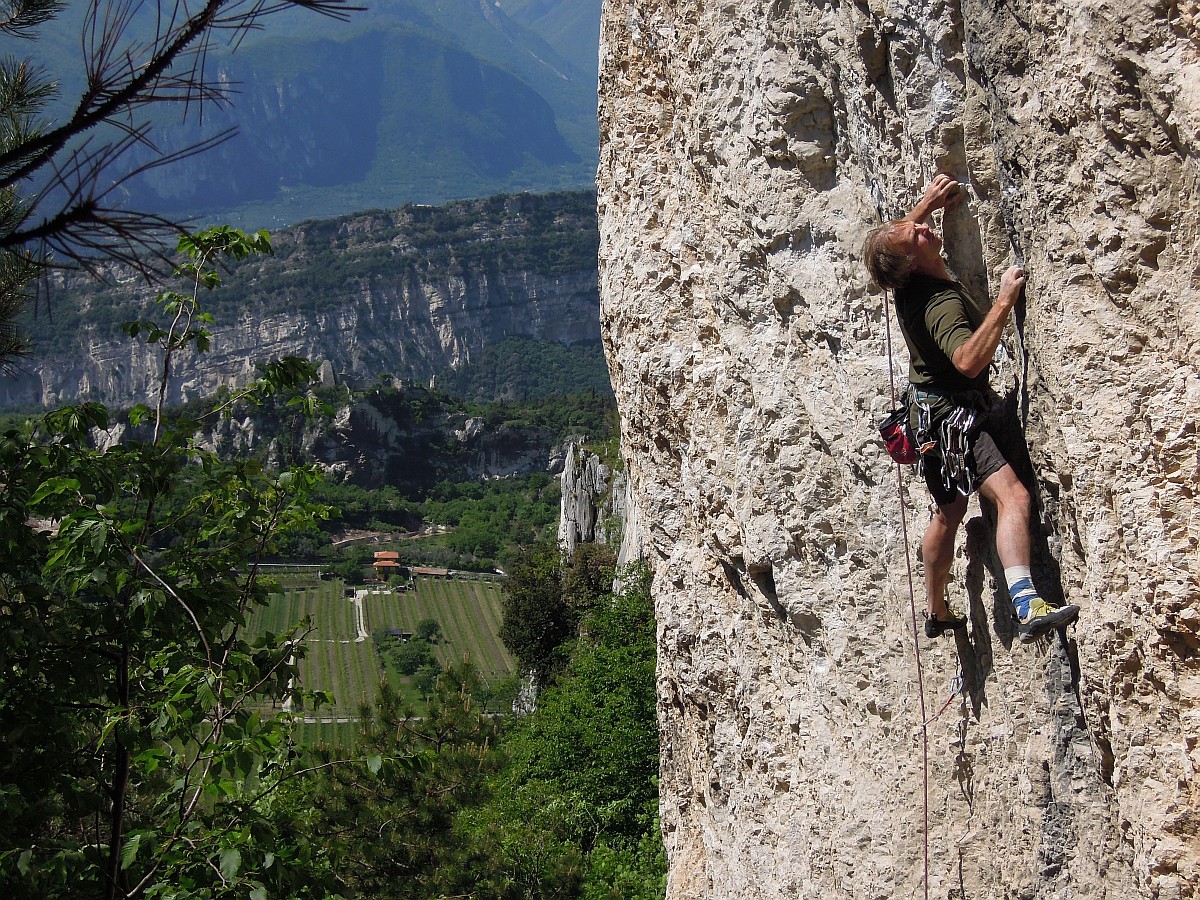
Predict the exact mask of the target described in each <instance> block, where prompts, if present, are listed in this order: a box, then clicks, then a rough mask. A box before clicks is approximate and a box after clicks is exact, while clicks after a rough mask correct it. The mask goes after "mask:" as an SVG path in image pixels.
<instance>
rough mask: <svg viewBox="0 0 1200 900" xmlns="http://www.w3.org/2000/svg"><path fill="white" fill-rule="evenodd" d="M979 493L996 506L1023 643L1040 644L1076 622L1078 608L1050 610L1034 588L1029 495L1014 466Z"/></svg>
mask: <svg viewBox="0 0 1200 900" xmlns="http://www.w3.org/2000/svg"><path fill="white" fill-rule="evenodd" d="M979 491H980V493H981V494H983V496H985V497H987V498H988V499H989V500H991V501H992V502H993V503H994V504H996V555H997V556H999V557H1000V563H1001V565H1003V566H1004V578H1005V580H1006V581H1007V582H1008V593H1009V596H1010V597H1011V598H1012V601H1013V610H1014V612H1015V613H1016V616H1017V620H1018V622H1019V624H1018V626H1017V635H1018V637H1019V638H1020V640H1021V642H1022V643H1029V642H1031V641H1034V640H1037V638H1038V637H1039V636H1040V635H1042V634H1045V633H1046V632H1047V631H1050V630H1052V629H1055V628H1063V627H1065V626H1067V625H1069V624H1071V623H1072V622H1074V621H1075V619H1076V618H1077V617H1078V616H1079V607H1078V606H1060V607H1058V608H1054V607H1051V606H1049V605H1047V604H1046V601H1044V600H1043V599H1042V598H1041V596H1040V595H1039V594H1038V591H1037V589H1036V588H1035V587H1034V585H1033V576H1032V574H1031V573H1030V570H1029V508H1030V499H1029V491H1027V490H1026V489H1025V485H1023V484H1021V480H1020V479H1019V478H1017V475H1016V473H1015V472H1014V471H1013V469H1012V466H1005V467H1004V468H1003V469H1001V470H1000V471H998V472H995V473H993V474H992V475H989V476H988V477H987V479H986V480H985V481H984V482H983V484H981V485H980V486H979Z"/></svg>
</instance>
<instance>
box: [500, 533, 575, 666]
mask: <svg viewBox="0 0 1200 900" xmlns="http://www.w3.org/2000/svg"><path fill="white" fill-rule="evenodd" d="M503 617H504V618H503V622H502V623H501V625H500V639H501V640H502V641H504V646H506V647H507V648H508V649H509V652H510V653H512V654H513V656H515V657H516V658H517V659H518V660H520V662H521V665H522V667H523V668H525V669H532V670H534V671H535V672H537V674H538V676H539V677H541V678H547V677H550V676H552V675H553V674H554V673H555V672H557V671H558V670H559V669H561V668H562V665H563V663H564V661H565V655H564V653H563V652H562V651H561V649H560V648H562V645H563V644H564V643H565V642H566V641H568V640H570V639H571V638H572V637H573V636H574V635H575V626H576V623H577V621H578V617H577V616H576V614H575V612H574V610H572V609H571V607H570V606H568V605H567V603H566V602H565V601H564V600H563V595H562V564H561V561H560V558H559V554H558V548H557V547H553V546H550V545H544V546H542V547H539V548H536V549H535V550H533V551H532V552H530V553H529V554H528V555H527V556H526V557H525V558H524V559H523V560H522V561H521V562H520V563H518V564H517V565H515V566H513V567H512V571H511V572H509V577H508V578H507V579H506V580H505V582H504V601H503Z"/></svg>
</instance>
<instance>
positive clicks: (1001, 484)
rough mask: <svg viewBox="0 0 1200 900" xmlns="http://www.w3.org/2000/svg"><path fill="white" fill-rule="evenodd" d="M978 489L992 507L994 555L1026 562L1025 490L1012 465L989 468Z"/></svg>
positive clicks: (1007, 564)
mask: <svg viewBox="0 0 1200 900" xmlns="http://www.w3.org/2000/svg"><path fill="white" fill-rule="evenodd" d="M979 493H981V494H983V496H985V497H987V498H988V500H990V501H991V502H992V503H993V504H995V507H996V555H997V556H999V557H1000V564H1001V565H1002V566H1004V568H1006V569H1008V568H1011V567H1012V566H1028V565H1029V504H1030V500H1029V491H1027V490H1026V489H1025V485H1023V484H1021V479H1019V478H1017V473H1016V472H1014V471H1013V467H1012V466H1005V467H1004V468H1003V469H1001V470H1000V471H998V472H993V473H992V474H991V475H989V476H988V477H987V478H986V479H984V482H983V483H982V484H981V485H979Z"/></svg>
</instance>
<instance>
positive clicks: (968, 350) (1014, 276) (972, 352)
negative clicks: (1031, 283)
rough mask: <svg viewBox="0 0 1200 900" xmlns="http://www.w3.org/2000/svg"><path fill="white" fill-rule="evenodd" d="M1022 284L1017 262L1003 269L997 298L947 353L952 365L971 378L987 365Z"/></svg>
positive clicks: (998, 344)
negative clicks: (963, 337) (1005, 269)
mask: <svg viewBox="0 0 1200 900" xmlns="http://www.w3.org/2000/svg"><path fill="white" fill-rule="evenodd" d="M1024 286H1025V270H1024V269H1022V268H1021V267H1020V266H1012V267H1011V268H1009V270H1008V271H1007V272H1005V273H1004V277H1003V278H1002V279H1000V293H999V294H998V295H997V296H996V302H995V303H993V304H992V308H991V309H990V310H989V311H988V314H987V315H986V316H985V317H984V319H983V322H982V323H981V324H980V326H979V327H978V328H976V329H975V332H974V333H973V334H972V335H971V336H970V337H969V338H968V339H967V340H966V342H965V343H964V344H962V345H961V346H960V347H959V348H958V349H957V350H955V351H954V355H953V356H951V357H950V361H951V362H952V363H954V368H956V369H958V371H960V372H961V373H962V374H963V375H966V376H967V377H968V378H974V377H975V376H977V375H978V374H979V373H980V372H982V371H983V370H984V369H986V368H987V367H988V364H989V363H990V362H991V361H992V357H994V356H995V355H996V348H997V347H999V346H1000V338H1001V337H1003V336H1004V328H1005V326H1006V325H1007V324H1008V314H1009V313H1011V312H1012V310H1013V307H1014V306H1016V305H1017V300H1019V299H1020V297H1021V289H1022V288H1023V287H1024Z"/></svg>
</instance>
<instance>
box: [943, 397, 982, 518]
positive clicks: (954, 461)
mask: <svg viewBox="0 0 1200 900" xmlns="http://www.w3.org/2000/svg"><path fill="white" fill-rule="evenodd" d="M978 419H979V417H978V416H977V415H976V413H975V410H973V409H968V408H967V407H965V406H956V407H955V408H954V412H952V413H950V415H948V416H946V418H945V419H944V420H943V421H942V425H941V428H940V429H939V431H940V432H941V438H942V483H943V484H944V485H945V486H946V490H948V491H950V490H956V491H958V492H959V493H960V494H962V495H963V496H964V497H966V496H967V495H968V494H970V493H971V481H972V477H973V476H972V474H971V466H970V461H969V460H968V459H967V456H968V454H970V452H971V434H972V431H973V429H974V428H975V423H976V422H977V421H978Z"/></svg>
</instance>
